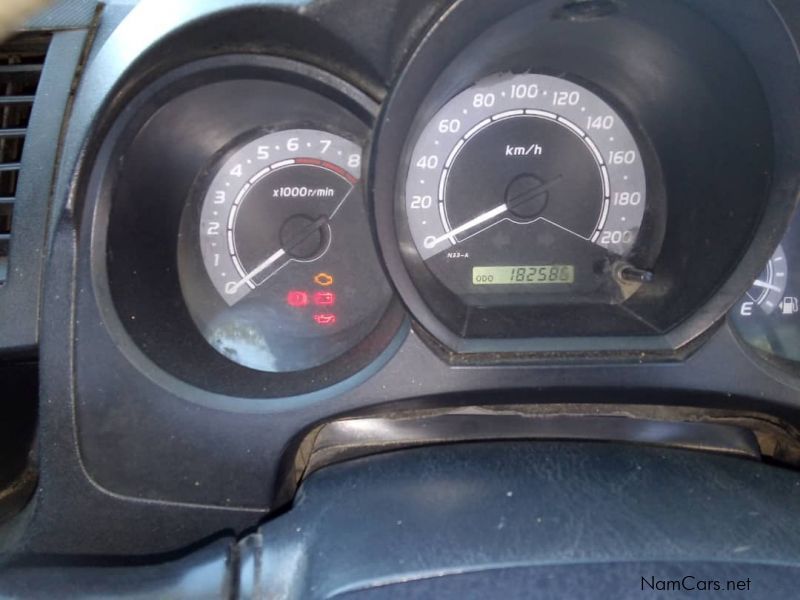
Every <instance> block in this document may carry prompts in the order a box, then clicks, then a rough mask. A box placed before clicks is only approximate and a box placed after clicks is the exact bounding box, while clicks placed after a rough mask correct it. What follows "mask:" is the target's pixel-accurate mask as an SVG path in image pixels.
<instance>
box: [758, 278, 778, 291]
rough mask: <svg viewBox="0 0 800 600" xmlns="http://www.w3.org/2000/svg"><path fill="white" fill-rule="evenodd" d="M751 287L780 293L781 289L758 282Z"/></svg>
mask: <svg viewBox="0 0 800 600" xmlns="http://www.w3.org/2000/svg"><path fill="white" fill-rule="evenodd" d="M753 285H755V286H757V287H760V288H764V289H766V290H770V291H771V292H780V291H781V288H779V287H778V286H777V285H772V284H771V283H767V282H766V281H760V280H758V281H756V282H755V283H753Z"/></svg>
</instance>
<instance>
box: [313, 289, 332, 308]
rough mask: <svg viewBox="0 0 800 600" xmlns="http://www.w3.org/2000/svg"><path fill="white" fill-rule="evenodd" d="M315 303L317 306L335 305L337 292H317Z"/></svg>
mask: <svg viewBox="0 0 800 600" xmlns="http://www.w3.org/2000/svg"><path fill="white" fill-rule="evenodd" d="M314 304H316V305H317V306H334V305H335V304H336V294H334V293H333V292H316V293H315V294H314Z"/></svg>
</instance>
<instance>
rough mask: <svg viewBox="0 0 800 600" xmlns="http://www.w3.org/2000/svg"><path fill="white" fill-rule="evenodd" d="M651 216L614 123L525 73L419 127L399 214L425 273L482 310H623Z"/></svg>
mask: <svg viewBox="0 0 800 600" xmlns="http://www.w3.org/2000/svg"><path fill="white" fill-rule="evenodd" d="M646 207H647V185H646V180H645V169H644V165H643V160H642V155H641V153H640V150H639V147H638V145H637V143H636V140H635V138H634V135H633V133H632V132H631V130H630V129H629V128H628V127H627V125H626V123H625V121H624V120H623V118H622V117H621V116H620V114H619V113H617V112H616V111H615V110H614V109H613V108H612V107H611V106H610V105H609V104H608V103H607V102H606V101H604V100H603V99H601V98H600V97H599V96H598V95H597V94H595V93H593V92H591V91H589V90H588V89H587V88H585V87H583V86H581V85H578V84H577V83H574V82H572V81H568V80H566V79H562V78H557V77H552V76H547V75H538V74H525V75H498V76H493V77H490V78H488V79H485V80H483V81H481V82H479V83H477V84H476V85H474V86H473V87H470V88H468V89H466V90H465V91H463V92H461V93H460V94H458V95H456V96H455V97H453V98H452V99H451V100H450V101H448V102H446V103H445V105H444V106H443V107H442V108H441V109H440V110H439V111H438V113H436V115H435V116H434V117H433V119H431V120H430V122H428V123H427V125H425V126H424V127H423V128H422V130H421V132H420V133H419V135H418V137H417V138H416V141H415V143H414V145H413V149H412V150H411V153H410V156H409V165H408V174H407V177H406V181H405V194H404V198H403V204H402V212H403V213H404V216H405V222H406V224H407V231H408V232H409V234H410V238H411V241H412V242H413V245H414V247H415V248H416V250H417V252H418V254H419V257H420V259H421V260H422V261H423V263H424V264H425V266H426V267H427V269H428V270H429V272H430V273H431V274H432V275H433V276H434V277H435V278H436V279H437V280H438V281H439V282H440V283H442V284H443V285H444V286H445V287H446V288H448V289H449V290H450V291H451V292H452V293H454V294H456V295H457V296H458V297H459V298H460V299H461V300H462V301H463V302H464V303H465V304H466V305H472V306H481V305H484V304H486V303H487V302H490V303H492V304H494V305H497V304H498V303H501V304H502V303H507V304H517V305H519V304H531V303H533V304H535V303H542V302H552V301H553V299H554V296H555V295H562V296H563V295H570V296H571V297H572V299H575V298H580V299H581V300H582V301H589V302H601V303H620V302H624V301H625V300H626V299H627V298H629V297H630V295H631V294H632V293H633V292H635V290H636V289H637V288H638V284H636V283H632V282H630V281H628V282H624V281H621V280H620V277H619V274H620V273H622V274H624V275H628V274H629V273H638V272H639V271H641V269H637V267H639V266H640V265H631V264H629V263H628V260H629V257H630V256H631V255H632V253H633V250H634V249H635V248H636V246H637V243H638V242H639V232H640V230H641V228H642V224H643V220H644V217H645V211H646ZM401 236H402V232H401ZM485 265H545V266H532V267H526V266H521V267H494V271H492V270H489V271H487V270H486V267H485ZM547 265H550V266H547ZM559 265H569V267H568V268H567V267H566V266H559ZM551 274H552V275H554V277H555V279H553V280H551V279H550V275H551ZM639 276H641V275H640V274H639ZM543 284H548V285H543ZM505 285H513V286H514V287H513V288H505V287H504V286H505ZM520 294H526V295H527V296H528V298H527V299H523V298H521V297H520ZM489 296H491V297H492V298H489Z"/></svg>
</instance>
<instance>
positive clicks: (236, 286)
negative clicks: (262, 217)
mask: <svg viewBox="0 0 800 600" xmlns="http://www.w3.org/2000/svg"><path fill="white" fill-rule="evenodd" d="M284 256H286V250H284V249H283V248H281V249H280V250H278V251H277V252H276V253H275V254H273V255H272V256H270V257H269V258H268V259H267V260H265V261H264V262H262V263H261V264H260V265H258V266H257V267H256V268H255V269H253V270H252V271H250V273H249V274H248V275H247V277H245V278H244V279H242V280H241V281H237V282H236V283H229V284H228V285H227V286H226V287H225V291H226V292H228V293H229V294H230V295H231V296H232V295H233V294H235V293H236V292H238V291H239V290H240V289H242V287H243V286H245V285H247V284H248V283H250V282H251V281H253V279H255V278H256V277H258V276H259V275H261V273H263V272H264V271H266V270H267V269H269V268H270V267H271V266H272V265H274V264H275V263H276V262H278V261H279V260H280V259H282V258H283V257H284Z"/></svg>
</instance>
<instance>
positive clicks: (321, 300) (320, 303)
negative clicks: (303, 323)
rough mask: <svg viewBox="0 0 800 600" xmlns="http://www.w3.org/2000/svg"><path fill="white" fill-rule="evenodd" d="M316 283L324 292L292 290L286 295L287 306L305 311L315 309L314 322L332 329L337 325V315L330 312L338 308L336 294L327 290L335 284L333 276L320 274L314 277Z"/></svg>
mask: <svg viewBox="0 0 800 600" xmlns="http://www.w3.org/2000/svg"><path fill="white" fill-rule="evenodd" d="M314 283H315V284H316V285H318V286H319V287H321V288H325V289H323V290H316V291H312V292H308V291H305V290H291V291H289V293H288V294H287V295H286V304H288V305H289V306H290V307H291V308H297V309H303V308H309V307H313V308H314V309H315V311H319V312H315V313H314V315H313V319H314V322H315V323H316V324H317V325H319V326H320V327H331V326H332V325H336V314H334V313H332V312H324V311H325V310H328V311H330V310H331V309H332V308H333V307H334V306H336V293H335V292H333V291H331V290H329V289H327V288H329V287H331V286H332V285H333V283H334V279H333V276H332V275H328V274H327V273H318V274H317V275H315V276H314Z"/></svg>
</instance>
